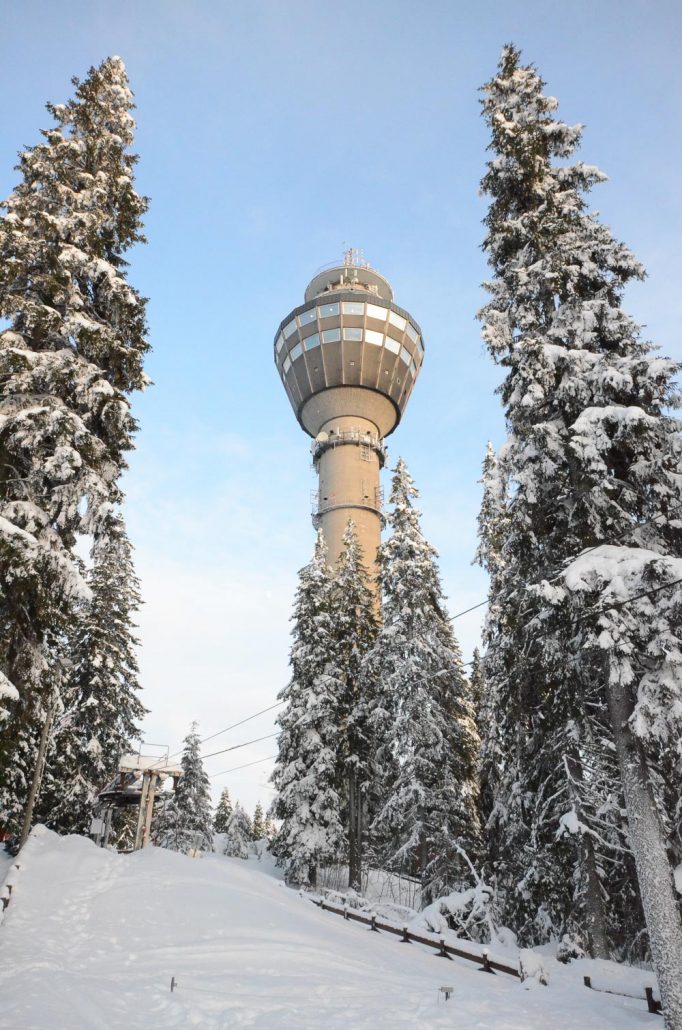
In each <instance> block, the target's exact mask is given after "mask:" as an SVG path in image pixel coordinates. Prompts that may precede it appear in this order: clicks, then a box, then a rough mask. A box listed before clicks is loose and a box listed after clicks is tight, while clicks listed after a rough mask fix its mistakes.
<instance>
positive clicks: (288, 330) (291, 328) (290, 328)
mask: <svg viewBox="0 0 682 1030" xmlns="http://www.w3.org/2000/svg"><path fill="white" fill-rule="evenodd" d="M297 329H298V326H297V325H296V319H295V318H292V320H291V321H290V322H289V324H288V325H285V326H284V339H285V340H288V339H289V337H290V336H291V334H292V333H295V332H296V330H297Z"/></svg>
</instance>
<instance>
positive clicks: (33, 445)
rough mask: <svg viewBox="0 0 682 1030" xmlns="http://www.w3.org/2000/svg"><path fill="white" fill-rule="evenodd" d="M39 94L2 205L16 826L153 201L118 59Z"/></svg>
mask: <svg viewBox="0 0 682 1030" xmlns="http://www.w3.org/2000/svg"><path fill="white" fill-rule="evenodd" d="M75 85H76V93H75V97H74V98H73V99H72V100H71V101H70V102H69V103H68V104H65V105H59V106H54V105H51V104H49V105H48V110H49V112H50V114H51V115H52V116H53V118H54V119H55V122H56V125H55V126H54V127H53V128H51V129H49V130H46V131H45V132H44V133H43V135H44V137H45V138H44V141H43V142H42V143H39V144H38V145H36V146H34V147H31V148H29V149H28V150H26V151H24V152H23V153H22V155H21V161H20V165H19V166H18V170H19V172H20V174H21V181H20V183H19V185H18V186H17V187H16V189H15V190H14V192H13V194H12V195H11V197H10V198H9V199H8V200H6V201H5V202H4V204H3V205H2V206H3V207H4V210H5V214H4V216H3V217H2V218H0V318H2V319H3V320H4V321H5V323H9V328H8V329H5V330H3V331H2V332H0V582H1V583H2V591H0V594H1V598H2V599H1V601H0V687H1V688H2V689H1V691H0V693H1V694H2V695H4V697H5V698H6V699H9V704H8V706H7V708H8V711H6V713H5V714H6V716H7V717H6V720H5V725H4V727H3V730H2V734H1V739H0V822H1V823H3V824H4V825H6V826H9V827H10V828H16V827H17V825H18V823H19V822H20V821H21V817H22V809H23V808H24V805H25V803H26V798H27V793H28V783H29V780H30V779H31V770H32V768H33V767H34V766H35V745H36V741H37V739H38V737H39V736H40V728H41V725H44V724H46V720H47V717H48V713H49V712H51V711H52V710H54V709H55V708H56V707H59V701H58V698H56V697H55V696H54V693H53V692H51V691H50V690H48V688H47V685H46V684H47V682H48V681H49V680H51V681H53V682H56V681H57V680H58V679H59V677H58V676H57V675H54V674H53V675H48V673H49V671H50V669H51V668H52V670H54V668H55V665H56V664H58V659H55V658H54V656H53V655H52V654H51V653H50V650H49V647H48V640H47V638H48V636H50V637H51V638H52V640H55V639H56V640H58V639H59V638H60V635H61V634H62V633H63V632H64V628H65V626H66V625H67V624H68V622H69V621H70V620H71V618H72V617H73V605H74V603H75V602H77V601H78V600H79V599H80V598H82V597H83V596H84V593H85V591H84V587H83V582H82V578H81V577H80V575H79V571H78V564H77V562H76V561H75V560H74V558H73V557H72V554H71V548H72V546H73V543H74V541H75V538H76V536H77V535H78V534H91V535H98V534H99V533H100V532H101V527H102V522H103V520H104V519H105V518H106V515H107V513H108V511H109V508H110V504H111V503H112V501H113V502H115V501H117V500H118V499H119V491H118V486H117V478H118V475H119V472H120V470H121V468H122V467H124V458H123V455H124V453H125V451H126V450H128V449H129V448H130V447H131V446H132V434H133V432H134V430H135V422H134V420H133V418H132V417H131V414H130V409H129V403H128V401H127V399H126V394H127V393H128V392H130V391H131V390H134V389H139V388H141V387H142V386H143V385H144V384H145V378H144V374H143V372H142V358H143V355H144V353H145V352H146V350H147V349H148V345H147V343H146V341H145V339H144V332H145V315H144V301H143V300H142V299H141V298H140V297H139V296H138V294H137V293H136V292H135V291H134V290H133V289H132V288H131V287H130V286H129V284H128V283H127V281H126V277H125V262H124V259H123V254H124V253H125V252H126V251H127V250H128V249H129V247H130V246H131V245H132V244H134V243H135V242H138V241H140V240H142V235H141V232H140V227H141V218H142V215H143V213H144V211H145V209H146V206H147V202H146V200H145V199H144V198H140V197H138V196H137V195H136V193H135V191H134V189H133V178H132V171H133V165H134V162H135V158H134V156H133V155H131V154H129V153H128V148H129V146H130V144H131V143H132V138H133V129H134V122H133V120H132V117H131V114H130V110H131V108H132V106H133V104H132V94H131V93H130V90H129V89H128V84H127V79H126V74H125V68H124V66H123V62H122V61H121V60H120V59H119V58H110V59H108V60H107V61H105V62H104V63H103V64H102V65H101V66H100V67H99V68H97V69H94V68H93V69H91V71H90V73H89V75H88V77H87V79H86V80H85V81H84V82H82V83H81V82H78V81H77V80H75Z"/></svg>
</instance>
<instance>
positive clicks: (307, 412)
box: [275, 251, 424, 571]
mask: <svg viewBox="0 0 682 1030" xmlns="http://www.w3.org/2000/svg"><path fill="white" fill-rule="evenodd" d="M423 357H424V345H423V343H422V338H421V331H420V329H419V326H418V325H417V323H416V322H415V321H414V319H413V318H412V316H411V315H410V314H408V312H407V311H404V310H403V309H402V308H399V307H398V306H397V305H396V304H394V303H393V291H392V289H391V287H390V285H389V284H388V282H387V281H386V280H385V279H384V278H383V276H381V275H379V273H378V272H375V271H374V269H372V268H370V267H369V265H367V264H366V262H364V261H362V260H360V259H359V257H358V255H357V252H355V251H348V252H347V253H346V255H345V259H344V262H343V264H341V265H332V266H329V267H328V268H324V269H322V270H321V271H319V272H318V273H317V275H316V276H315V278H314V279H313V280H312V282H311V283H310V285H309V286H308V288H307V290H306V291H305V299H304V303H303V304H302V305H301V306H300V307H298V308H294V310H293V311H292V312H291V313H290V314H289V315H287V317H286V318H285V319H284V321H283V322H282V323H281V324H280V326H279V329H278V330H277V335H276V336H275V363H276V365H277V368H278V370H279V374H280V376H281V378H282V382H283V383H284V387H285V389H286V391H287V395H288V397H289V400H290V401H291V405H292V407H293V409H294V411H295V413H296V418H297V419H298V421H299V423H300V424H301V426H302V428H303V429H304V430H305V431H306V433H309V434H310V436H312V437H313V443H312V454H313V462H314V464H315V468H316V470H317V472H318V475H319V489H318V490H317V491H316V493H315V495H314V502H313V523H314V525H315V526H320V525H321V526H322V529H323V532H324V537H325V540H326V543H327V547H328V549H329V559H330V561H331V562H332V563H333V564H335V563H336V561H337V559H338V556H339V554H340V551H341V538H342V536H343V533H344V530H345V528H346V525H347V524H348V520H349V519H352V520H353V522H354V523H355V525H356V527H357V532H358V537H359V540H360V544H361V546H362V551H363V554H364V556H365V560H366V562H367V564H368V567H369V568H370V571H374V562H375V560H376V553H377V548H378V546H379V543H380V540H381V527H382V523H383V516H382V513H381V509H382V495H381V486H380V480H379V473H380V470H381V468H382V467H383V465H384V461H385V458H386V450H385V448H384V437H386V436H388V435H389V433H392V432H393V430H394V429H395V427H396V426H397V425H398V422H399V421H400V418H401V415H402V413H403V411H404V410H405V405H406V404H407V401H408V399H409V396H410V393H411V392H412V388H413V387H414V384H415V382H416V379H417V376H418V375H419V370H420V368H421V364H422V360H423Z"/></svg>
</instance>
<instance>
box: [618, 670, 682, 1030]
mask: <svg viewBox="0 0 682 1030" xmlns="http://www.w3.org/2000/svg"><path fill="white" fill-rule="evenodd" d="M609 672H610V670H609V671H607V678H606V690H607V697H608V704H609V713H610V716H611V723H612V725H613V736H614V740H615V744H616V751H617V753H618V762H619V765H620V773H621V777H622V780H623V790H624V793H625V807H626V809H627V815H628V828H629V832H630V842H631V845H632V852H633V855H634V858H635V865H636V867H637V879H638V881H639V892H640V896H641V899H642V907H643V909H644V917H645V919H646V925H647V929H648V931H649V943H650V945H651V954H652V957H653V962H654V969H655V970H656V976H657V977H658V986H659V989H660V992H661V1003H662V1007H663V1015H664V1017H665V1025H666V1027H667V1030H682V923H681V922H680V915H679V909H678V907H677V905H678V902H677V897H676V893H675V887H674V884H673V877H672V870H671V868H670V863H669V862H668V856H667V853H666V841H665V834H664V832H663V827H662V825H661V821H660V819H659V817H658V812H657V810H656V803H655V800H654V793H653V789H652V786H651V780H650V777H649V770H648V768H647V764H646V759H645V757H644V753H643V751H642V747H641V744H640V743H639V741H638V740H637V739H636V737H635V736H634V734H633V733H632V730H631V729H630V723H629V720H630V717H631V715H632V712H633V707H634V706H633V701H632V697H631V694H630V690H629V688H628V687H627V686H625V685H624V684H622V683H620V682H615V681H613V679H612V677H611V675H610V674H609Z"/></svg>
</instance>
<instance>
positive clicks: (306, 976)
mask: <svg viewBox="0 0 682 1030" xmlns="http://www.w3.org/2000/svg"><path fill="white" fill-rule="evenodd" d="M20 862H21V866H22V868H21V871H20V875H19V877H18V879H17V885H16V887H15V889H14V893H13V897H12V902H11V904H10V906H9V908H8V909H7V913H6V917H5V921H4V923H3V925H2V926H1V927H0V998H2V1002H1V1004H0V1026H3V1027H5V1026H6V1027H10V1026H11V1027H13V1028H14V1030H16V1028H21V1030H34V1028H40V1030H62V1028H64V1030H66V1028H68V1030H80V1028H102V1030H104V1028H107V1030H109V1028H119V1027H120V1028H126V1030H135V1028H145V1030H153V1028H156V1027H158V1028H162V1027H163V1028H166V1027H170V1028H173V1027H178V1028H180V1027H182V1028H187V1027H195V1028H200V1030H202V1028H204V1030H209V1028H210V1030H213V1028H232V1027H258V1028H263V1030H265V1028H268V1030H269V1028H279V1027H283V1028H296V1030H306V1028H313V1027H324V1028H325V1030H327V1028H331V1027H344V1028H355V1027H358V1028H364V1027H367V1028H369V1027H372V1028H383V1027H387V1028H388V1027H396V1026H398V1027H412V1028H431V1027H458V1028H466V1030H469V1028H486V1027H496V1028H500V1030H511V1028H514V1030H522V1028H523V1030H548V1028H554V1027H556V1028H571V1030H573V1028H574V1030H592V1028H594V1030H609V1028H614V1030H615V1028H618V1030H629V1028H637V1027H644V1026H651V1025H652V1020H654V1018H655V1017H653V1016H650V1015H648V1014H647V1013H646V1007H645V1005H644V1004H643V1003H642V1002H636V1001H629V1000H627V999H623V998H617V997H614V996H609V995H606V994H597V993H596V992H592V991H588V990H587V989H586V988H585V987H583V986H582V972H583V970H579V969H577V968H575V967H569V968H564V967H558V966H553V970H552V976H553V979H552V983H551V984H550V986H549V987H547V988H545V987H541V986H539V985H535V984H534V985H533V986H532V988H531V989H530V990H529V989H526V988H525V987H524V986H523V985H521V984H520V983H519V982H518V981H516V980H512V979H511V978H509V977H505V976H503V975H497V976H490V975H486V974H485V973H480V972H478V970H477V969H476V967H475V966H472V965H470V964H468V963H460V962H450V961H446V960H444V959H439V958H436V957H435V956H434V955H433V954H432V953H430V952H428V951H426V950H422V949H421V948H420V947H419V946H418V945H415V944H401V943H399V941H398V940H397V939H396V938H387V937H385V936H384V935H380V934H373V933H371V932H369V931H368V930H367V929H366V928H365V927H362V926H360V925H358V924H353V923H346V922H344V921H343V920H341V919H339V918H338V917H336V916H333V915H331V914H329V913H324V912H321V911H320V910H319V909H317V908H315V906H313V905H312V904H311V903H310V901H309V900H307V899H306V898H303V897H301V896H299V895H298V894H297V893H296V892H294V891H291V890H289V889H287V888H286V887H285V886H284V885H283V884H282V883H281V882H280V881H278V880H277V879H275V878H274V877H273V876H272V875H271V872H270V871H269V870H268V865H267V862H266V860H264V861H263V862H262V863H258V862H255V861H254V862H243V861H240V860H239V859H225V858H222V857H219V856H208V857H204V858H202V859H190V858H186V857H184V856H182V855H178V854H175V853H173V852H169V851H163V850H160V849H156V848H148V849H146V850H145V851H142V852H138V853H137V854H134V855H127V856H124V855H116V854H113V853H111V852H106V851H102V850H99V849H98V848H96V847H95V846H94V845H93V844H92V843H90V842H89V841H87V840H85V839H83V838H80V837H61V838H60V837H57V836H56V835H54V834H52V833H49V832H48V831H46V830H42V829H39V830H38V832H37V834H35V835H34V836H33V837H32V839H31V840H30V841H29V844H28V846H27V848H26V849H24V852H23V853H22V856H21V857H20ZM555 968H556V969H557V970H558V971H559V972H558V973H557V974H555V973H554V969H555ZM172 976H174V977H175V978H176V979H177V981H178V987H177V989H176V991H175V992H174V993H173V994H171V993H170V989H169V987H170V980H171V977H172ZM441 984H452V986H453V987H454V997H453V999H452V1000H451V1001H449V1002H447V1003H445V1002H444V1001H443V1000H442V999H439V996H438V990H437V989H438V987H439V986H440V985H441ZM630 988H631V989H632V984H630Z"/></svg>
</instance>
